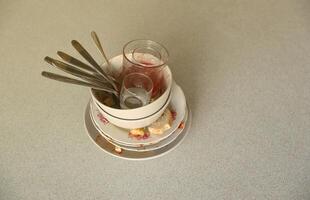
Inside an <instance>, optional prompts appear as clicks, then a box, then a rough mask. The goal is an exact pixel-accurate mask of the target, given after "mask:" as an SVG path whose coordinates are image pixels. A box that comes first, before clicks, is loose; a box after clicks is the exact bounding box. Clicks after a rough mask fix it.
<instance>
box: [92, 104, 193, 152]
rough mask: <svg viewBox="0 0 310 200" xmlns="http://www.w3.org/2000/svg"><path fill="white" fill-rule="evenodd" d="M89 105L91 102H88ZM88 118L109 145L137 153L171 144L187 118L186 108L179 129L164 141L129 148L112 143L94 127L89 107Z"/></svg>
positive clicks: (111, 140)
mask: <svg viewBox="0 0 310 200" xmlns="http://www.w3.org/2000/svg"><path fill="white" fill-rule="evenodd" d="M90 103H91V102H90ZM89 112H90V117H91V120H92V122H93V125H94V127H95V128H96V129H97V131H98V132H99V133H100V134H101V135H102V136H103V137H104V138H105V139H106V140H107V141H108V142H110V143H111V144H113V145H114V146H117V147H119V148H121V149H126V150H129V151H138V152H143V151H152V150H156V149H159V148H162V147H164V146H166V145H169V144H170V143H171V142H173V141H174V140H175V139H176V138H177V137H178V135H179V134H181V133H182V131H183V129H184V128H185V123H186V121H187V118H188V110H187V108H186V112H185V117H184V119H183V120H182V122H181V124H182V125H181V124H180V125H179V127H178V128H177V130H175V131H174V132H173V133H172V134H171V135H170V136H169V137H167V138H166V139H164V140H162V141H160V142H158V143H156V144H152V145H146V146H144V145H142V146H139V147H131V146H126V145H122V144H119V143H117V142H115V141H113V139H112V138H109V137H107V136H106V135H105V134H104V133H103V132H102V131H101V130H100V128H99V127H98V126H97V125H96V123H95V121H94V116H93V114H92V113H93V111H92V107H90V110H89Z"/></svg>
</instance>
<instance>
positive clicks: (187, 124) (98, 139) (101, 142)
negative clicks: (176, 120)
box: [85, 104, 192, 160]
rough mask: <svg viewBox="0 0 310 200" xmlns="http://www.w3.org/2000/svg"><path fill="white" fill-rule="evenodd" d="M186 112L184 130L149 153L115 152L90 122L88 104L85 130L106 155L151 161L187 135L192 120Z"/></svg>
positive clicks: (173, 146)
mask: <svg viewBox="0 0 310 200" xmlns="http://www.w3.org/2000/svg"><path fill="white" fill-rule="evenodd" d="M187 110H188V117H187V120H186V122H185V126H184V127H185V128H184V129H182V131H181V132H180V133H179V134H178V136H177V137H176V138H175V139H174V140H173V141H172V142H170V143H169V144H168V145H166V146H163V147H162V148H159V149H155V150H150V151H142V152H138V151H130V150H127V149H122V150H121V151H117V149H115V145H113V144H111V143H110V142H109V141H107V140H106V139H105V138H104V137H103V136H102V135H101V134H100V133H99V131H98V130H97V129H96V127H95V126H94V124H93V122H92V120H91V115H90V106H89V104H88V105H87V107H86V110H85V128H86V132H87V133H88V135H89V137H90V138H91V140H92V141H93V142H94V143H95V144H96V145H97V146H98V147H99V148H100V149H102V150H103V151H105V152H106V153H108V154H110V155H113V156H115V157H118V158H123V159H129V160H147V159H152V158H156V157H159V156H162V155H165V154H166V153H168V152H170V151H171V150H173V149H175V148H176V147H177V146H178V145H179V144H180V143H181V142H182V141H183V139H184V138H185V136H186V135H187V134H188V130H189V128H190V125H191V120H192V116H191V112H190V109H189V108H188V107H187Z"/></svg>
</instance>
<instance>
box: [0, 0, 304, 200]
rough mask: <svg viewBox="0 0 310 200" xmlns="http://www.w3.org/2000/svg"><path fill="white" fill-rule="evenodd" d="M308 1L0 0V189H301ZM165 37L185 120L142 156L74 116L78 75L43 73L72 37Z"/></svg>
mask: <svg viewBox="0 0 310 200" xmlns="http://www.w3.org/2000/svg"><path fill="white" fill-rule="evenodd" d="M309 9H310V2H309V1H308V0H304V1H303V0H295V1H294V0H291V1H289V0H275V1H270V0H252V1H247V0H238V1H233V0H231V1H226V0H220V1H212V0H209V1H182V3H181V1H142V0H141V1H112V0H111V1H60V0H54V1H39V0H32V1H30V0H29V1H9V0H2V1H0V55H1V59H0V67H1V73H0V92H1V98H0V133H1V138H0V199H6V200H10V199H32V200H33V199H216V200H218V199H281V200H284V199H305V200H306V199H310V34H309V31H310V24H309V22H310V12H309ZM92 30H96V31H97V33H98V35H99V37H100V38H101V40H102V41H103V43H104V48H105V50H106V51H107V54H108V56H109V57H112V56H114V55H117V54H120V53H121V49H122V46H123V45H124V44H125V43H126V42H127V41H129V40H132V39H136V38H149V39H152V40H155V41H158V42H161V43H163V44H165V46H166V47H167V48H168V50H169V52H170V61H169V65H170V67H171V69H172V71H173V76H174V78H175V80H176V81H177V83H178V84H179V85H180V86H181V87H182V88H183V90H184V92H185V93H186V97H187V100H188V102H189V105H190V107H191V109H192V112H193V123H192V127H191V129H190V132H189V135H188V136H187V137H186V138H185V140H184V141H183V143H182V144H181V145H180V146H178V147H177V148H176V149H175V150H173V151H172V152H170V153H169V154H167V155H165V156H163V157H160V158H157V159H154V160H149V161H138V162H137V161H126V160H121V159H118V158H115V157H112V156H110V155H108V154H106V153H104V152H103V151H102V150H100V149H99V148H98V147H97V146H95V145H94V144H93V142H92V141H91V140H90V138H89V137H88V136H87V134H86V131H85V128H84V115H83V114H84V111H85V108H86V105H87V102H88V101H89V98H90V95H89V91H88V89H87V88H82V87H78V86H73V85H66V84H63V83H58V82H55V81H50V80H47V79H44V78H42V77H41V76H40V72H41V71H42V70H50V71H54V72H56V71H55V70H54V69H52V68H50V67H49V66H48V64H46V63H44V61H43V58H44V57H45V56H46V55H49V56H53V57H56V51H57V50H63V51H65V52H68V53H71V54H72V55H75V56H77V53H76V52H75V50H74V49H73V48H72V47H71V44H70V41H71V40H72V39H77V40H79V41H80V42H81V43H82V44H83V45H85V46H86V47H87V49H89V50H90V52H92V54H94V55H96V56H97V57H96V58H97V60H99V59H100V56H99V54H98V52H97V50H96V49H95V47H94V45H93V44H92V41H91V38H90V32H91V31H92Z"/></svg>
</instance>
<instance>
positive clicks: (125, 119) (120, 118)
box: [93, 90, 171, 121]
mask: <svg viewBox="0 0 310 200" xmlns="http://www.w3.org/2000/svg"><path fill="white" fill-rule="evenodd" d="M170 99H171V90H170V91H169V95H168V98H167V99H166V101H165V103H164V104H163V105H162V106H161V107H160V108H159V109H158V110H156V111H155V112H154V113H152V114H150V115H147V116H145V117H140V118H130V119H128V118H122V117H117V116H115V115H112V114H110V113H109V112H107V111H105V110H104V109H103V108H102V107H101V106H100V104H98V103H97V102H96V101H93V102H94V104H96V105H97V106H98V107H99V108H100V111H102V112H104V113H105V114H107V115H109V116H110V117H113V118H116V119H119V120H124V121H137V120H143V119H146V118H149V117H151V116H153V115H155V114H157V113H158V112H160V111H161V110H162V109H163V108H164V107H165V106H166V105H167V104H169V102H170ZM130 110H132V109H130Z"/></svg>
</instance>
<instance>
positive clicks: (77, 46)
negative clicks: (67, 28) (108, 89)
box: [71, 40, 118, 91]
mask: <svg viewBox="0 0 310 200" xmlns="http://www.w3.org/2000/svg"><path fill="white" fill-rule="evenodd" d="M71 44H72V46H73V47H74V48H75V49H76V50H77V51H78V52H79V53H80V54H81V56H83V57H84V58H85V59H86V60H87V61H88V62H89V63H90V64H91V65H92V66H94V67H95V68H96V69H97V70H98V71H99V72H100V73H101V75H102V76H103V77H104V78H105V79H106V80H107V81H108V82H109V83H110V84H111V85H112V86H113V88H114V89H115V90H116V91H118V88H117V86H116V84H115V83H114V80H115V79H114V78H112V77H111V76H110V77H109V76H108V75H107V74H106V73H105V72H104V71H103V69H102V68H101V67H100V66H99V64H98V63H97V62H96V61H95V60H94V59H93V58H92V57H91V55H90V54H89V53H88V52H87V51H86V49H85V48H84V47H83V46H82V45H81V44H80V43H79V42H78V41H76V40H72V41H71ZM111 79H112V80H111ZM113 79H114V80H113Z"/></svg>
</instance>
